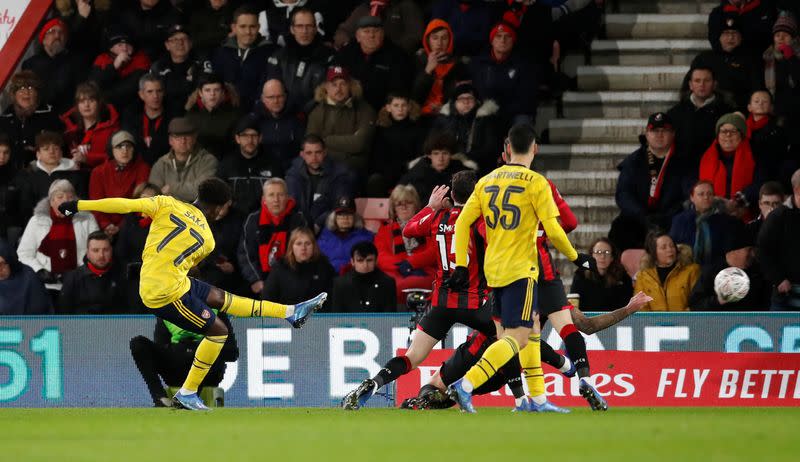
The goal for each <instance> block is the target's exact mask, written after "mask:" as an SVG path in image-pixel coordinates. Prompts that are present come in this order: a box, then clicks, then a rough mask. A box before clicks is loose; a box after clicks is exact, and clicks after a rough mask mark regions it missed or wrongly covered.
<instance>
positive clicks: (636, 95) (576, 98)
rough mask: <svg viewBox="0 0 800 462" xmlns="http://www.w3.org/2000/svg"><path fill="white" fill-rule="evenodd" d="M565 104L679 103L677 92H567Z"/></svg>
mask: <svg viewBox="0 0 800 462" xmlns="http://www.w3.org/2000/svg"><path fill="white" fill-rule="evenodd" d="M562 100H563V102H564V104H570V103H575V104H590V103H596V104H604V103H605V104H615V103H616V104H621V103H643V102H676V103H677V102H678V101H680V93H679V92H677V91H658V90H654V91H647V90H645V91H624V90H623V91H567V92H564V95H563V98H562Z"/></svg>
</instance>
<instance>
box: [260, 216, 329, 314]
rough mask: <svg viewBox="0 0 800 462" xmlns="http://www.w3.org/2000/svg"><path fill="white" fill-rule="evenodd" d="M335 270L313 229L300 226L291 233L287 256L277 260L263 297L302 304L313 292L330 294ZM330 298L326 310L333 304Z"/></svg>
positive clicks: (285, 302)
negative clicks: (320, 248) (320, 247)
mask: <svg viewBox="0 0 800 462" xmlns="http://www.w3.org/2000/svg"><path fill="white" fill-rule="evenodd" d="M335 277H336V273H335V272H334V270H333V267H332V266H331V264H330V263H329V262H328V259H327V257H325V255H323V254H322V252H320V250H319V246H318V245H317V241H316V239H314V232H313V231H312V230H311V229H310V228H306V227H302V228H297V229H295V230H294V231H292V232H291V233H289V245H288V248H287V250H286V255H284V256H283V258H280V259H278V261H277V262H275V265H274V266H273V268H272V271H270V273H269V276H268V277H267V280H266V282H264V291H263V292H262V297H263V299H264V300H271V301H274V302H275V303H284V304H287V305H291V304H295V303H300V302H301V301H303V300H307V299H308V298H309V297H311V296H313V294H318V293H320V292H328V293H331V290H332V289H333V279H334V278H335ZM330 303H331V302H330V299H329V300H328V301H327V302H325V305H323V309H328V307H330Z"/></svg>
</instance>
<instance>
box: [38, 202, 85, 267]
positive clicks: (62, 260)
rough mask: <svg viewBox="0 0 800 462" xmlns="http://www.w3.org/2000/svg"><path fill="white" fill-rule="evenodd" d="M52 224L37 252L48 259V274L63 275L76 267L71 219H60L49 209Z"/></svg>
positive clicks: (75, 251) (76, 252) (75, 249)
mask: <svg viewBox="0 0 800 462" xmlns="http://www.w3.org/2000/svg"><path fill="white" fill-rule="evenodd" d="M50 219H51V220H53V224H52V225H51V226H50V231H48V232H47V236H45V237H44V239H42V243H41V244H39V252H41V253H42V254H44V255H47V256H48V257H50V272H51V273H53V274H63V273H66V272H67V271H70V270H74V269H75V268H77V267H78V263H77V262H78V249H77V247H76V245H75V229H74V228H73V227H72V219H71V218H67V217H60V216H58V215H56V212H55V211H54V210H53V208H52V207H50Z"/></svg>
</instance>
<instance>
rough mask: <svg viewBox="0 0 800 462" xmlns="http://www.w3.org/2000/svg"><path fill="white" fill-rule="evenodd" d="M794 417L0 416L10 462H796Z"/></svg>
mask: <svg viewBox="0 0 800 462" xmlns="http://www.w3.org/2000/svg"><path fill="white" fill-rule="evenodd" d="M798 428H800V408H784V409H779V408H768V409H763V408H762V409H747V408H683V409H678V408H659V409H649V408H612V409H611V410H609V411H608V412H606V413H592V412H591V411H589V410H588V409H576V410H573V413H572V414H570V415H554V414H542V415H539V414H524V415H518V414H511V413H510V412H509V410H508V409H499V408H497V409H487V408H482V409H479V414H477V415H466V414H461V413H460V412H458V411H456V410H447V411H404V410H399V409H368V408H367V409H362V410H360V411H357V412H346V411H342V410H339V409H300V408H287V409H273V408H256V409H254V408H249V409H233V408H224V409H215V410H214V411H212V412H209V413H197V412H188V411H174V410H171V409H0V448H2V449H0V451H2V454H3V460H8V461H52V460H61V461H87V462H88V461H103V462H107V461H136V462H151V461H153V462H155V461H170V462H178V461H203V460H219V461H226V462H227V461H239V460H241V461H251V460H253V461H287V460H299V461H315V462H316V461H379V462H383V461H407V462H420V461H427V460H439V461H450V460H453V461H458V462H461V461H465V462H466V461H486V462H489V461H493V460H503V461H509V460H520V461H521V460H527V461H545V460H557V461H559V462H563V461H581V462H596V461H648V462H649V461H670V462H678V461H681V462H683V461H704V462H706V461H726V462H727V461H748V462H752V461H771V462H773V461H790V460H793V461H796V460H800V436H798Z"/></svg>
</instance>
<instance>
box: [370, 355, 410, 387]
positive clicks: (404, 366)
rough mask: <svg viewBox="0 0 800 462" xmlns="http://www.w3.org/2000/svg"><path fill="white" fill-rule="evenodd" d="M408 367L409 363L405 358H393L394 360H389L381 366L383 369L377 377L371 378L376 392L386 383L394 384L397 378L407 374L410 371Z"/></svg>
mask: <svg viewBox="0 0 800 462" xmlns="http://www.w3.org/2000/svg"><path fill="white" fill-rule="evenodd" d="M410 366H411V363H410V362H409V361H408V358H407V357H405V356H395V357H394V358H392V359H390V360H389V362H387V363H386V364H385V365H384V366H383V369H381V370H380V372H378V375H376V376H375V377H373V378H372V380H374V381H375V384H376V385H377V387H375V389H376V390H377V389H379V388H380V387H382V386H384V385H386V384H387V383H392V382H394V381H395V380H397V378H398V377H400V376H401V375H403V374H405V373H407V372H408V371H409V369H410Z"/></svg>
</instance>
